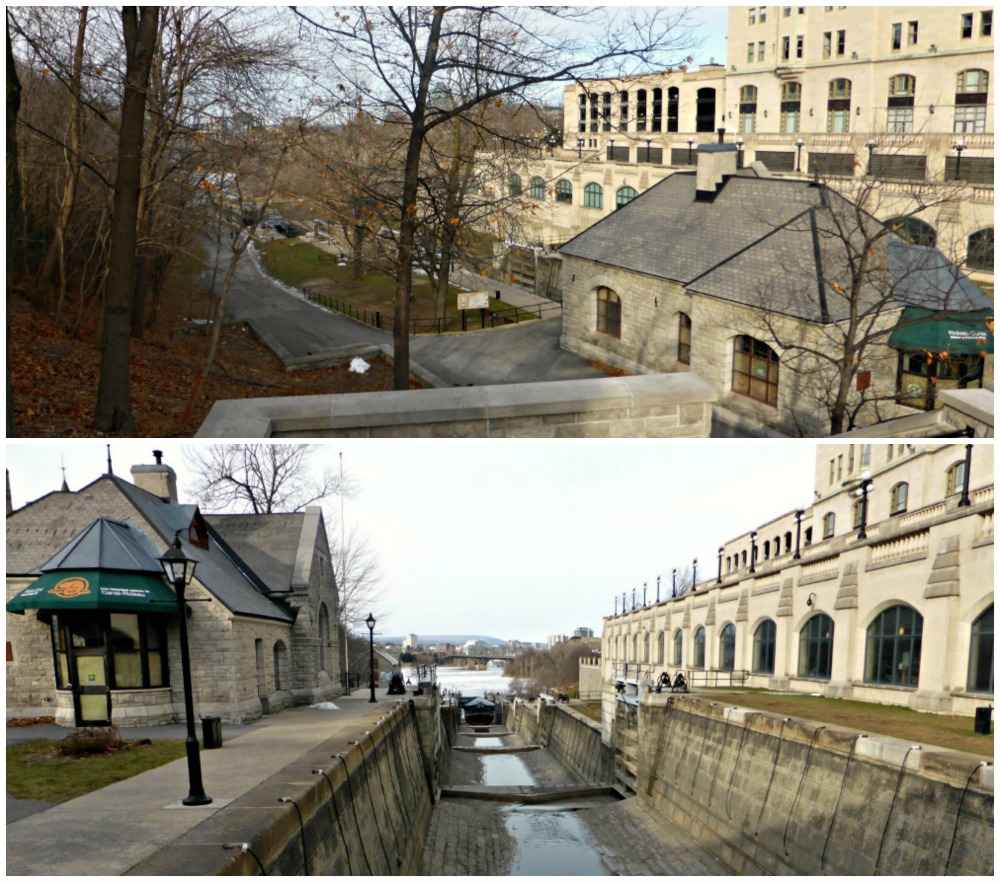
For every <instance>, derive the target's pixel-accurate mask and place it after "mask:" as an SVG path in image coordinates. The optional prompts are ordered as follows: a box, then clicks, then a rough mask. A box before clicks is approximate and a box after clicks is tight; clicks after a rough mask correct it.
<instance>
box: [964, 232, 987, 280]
mask: <svg viewBox="0 0 1000 882" xmlns="http://www.w3.org/2000/svg"><path fill="white" fill-rule="evenodd" d="M965 263H966V265H967V266H968V267H969V269H978V270H989V271H990V272H993V230H992V229H991V228H988V229H985V230H977V231H976V232H975V233H973V234H972V235H971V236H969V246H968V251H967V253H966V257H965Z"/></svg>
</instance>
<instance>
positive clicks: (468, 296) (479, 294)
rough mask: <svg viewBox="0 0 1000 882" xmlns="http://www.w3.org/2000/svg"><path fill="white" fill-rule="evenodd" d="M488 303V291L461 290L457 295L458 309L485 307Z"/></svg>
mask: <svg viewBox="0 0 1000 882" xmlns="http://www.w3.org/2000/svg"><path fill="white" fill-rule="evenodd" d="M489 305H490V292H489V291H461V292H459V295H458V308H459V309H486V308H488V307H489Z"/></svg>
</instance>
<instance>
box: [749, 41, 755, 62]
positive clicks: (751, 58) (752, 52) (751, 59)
mask: <svg viewBox="0 0 1000 882" xmlns="http://www.w3.org/2000/svg"><path fill="white" fill-rule="evenodd" d="M753 59H754V48H753V43H747V61H753Z"/></svg>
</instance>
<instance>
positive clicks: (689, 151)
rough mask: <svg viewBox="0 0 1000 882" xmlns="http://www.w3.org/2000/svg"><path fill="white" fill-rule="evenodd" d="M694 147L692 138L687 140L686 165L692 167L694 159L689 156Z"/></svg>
mask: <svg viewBox="0 0 1000 882" xmlns="http://www.w3.org/2000/svg"><path fill="white" fill-rule="evenodd" d="M693 147H694V138H688V165H694V158H693V157H692V156H691V150H692V148H693Z"/></svg>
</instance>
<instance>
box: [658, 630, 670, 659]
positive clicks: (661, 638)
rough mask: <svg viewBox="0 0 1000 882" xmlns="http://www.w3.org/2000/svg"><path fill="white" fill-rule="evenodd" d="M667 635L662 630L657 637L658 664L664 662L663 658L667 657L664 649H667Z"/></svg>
mask: <svg viewBox="0 0 1000 882" xmlns="http://www.w3.org/2000/svg"><path fill="white" fill-rule="evenodd" d="M666 642H667V635H666V634H664V633H663V632H662V631H660V633H659V634H658V635H657V637H656V663H657V664H658V665H662V664H663V660H664V659H665V658H666V656H665V655H664V651H665V649H666Z"/></svg>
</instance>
